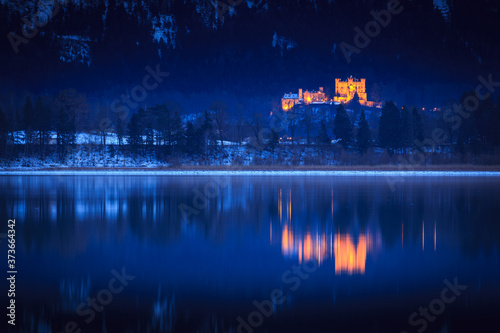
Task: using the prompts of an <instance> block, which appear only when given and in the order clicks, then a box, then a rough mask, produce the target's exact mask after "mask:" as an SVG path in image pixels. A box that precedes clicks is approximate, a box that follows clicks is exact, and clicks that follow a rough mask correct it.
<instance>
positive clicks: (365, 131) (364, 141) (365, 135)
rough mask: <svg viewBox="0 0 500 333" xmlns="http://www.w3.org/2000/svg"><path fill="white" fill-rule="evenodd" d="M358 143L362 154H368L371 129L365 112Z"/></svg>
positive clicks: (357, 139) (361, 121) (360, 124)
mask: <svg viewBox="0 0 500 333" xmlns="http://www.w3.org/2000/svg"><path fill="white" fill-rule="evenodd" d="M356 143H357V145H358V150H359V153H360V154H364V153H366V151H367V150H368V148H369V147H370V128H369V127H368V122H367V121H366V115H365V110H361V116H360V119H359V128H358V133H357V135H356Z"/></svg>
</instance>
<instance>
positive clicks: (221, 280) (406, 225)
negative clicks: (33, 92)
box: [0, 176, 500, 333]
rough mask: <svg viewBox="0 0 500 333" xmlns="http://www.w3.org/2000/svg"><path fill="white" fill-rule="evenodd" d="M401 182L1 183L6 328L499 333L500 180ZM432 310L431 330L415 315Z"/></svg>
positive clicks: (116, 179) (97, 179)
mask: <svg viewBox="0 0 500 333" xmlns="http://www.w3.org/2000/svg"><path fill="white" fill-rule="evenodd" d="M402 180H403V181H401V182H396V186H395V188H391V187H390V186H389V184H388V182H387V179H385V178H384V177H323V176H314V177H285V176H280V177H270V176H265V177H244V176H238V177H227V176H213V177H201V176H198V177H196V176H190V177H179V176H175V177H172V176H83V177H77V176H64V177H57V176H2V177H0V184H1V189H2V190H1V192H0V216H1V219H2V221H4V223H3V225H2V229H0V230H1V231H2V232H3V233H6V232H7V220H8V219H13V218H15V219H16V227H15V228H16V265H17V271H18V274H17V280H16V304H17V309H16V314H17V317H16V326H15V328H13V327H11V325H6V327H9V331H12V332H78V330H81V332H252V331H253V332H325V331H328V332H403V331H405V332H408V333H410V332H418V331H419V330H420V331H424V330H425V332H462V331H463V332H465V331H468V332H470V331H486V330H487V329H491V328H493V327H498V325H497V324H496V317H495V316H497V313H498V310H499V309H500V307H499V305H500V284H499V283H498V281H500V265H499V264H500V258H499V240H500V218H499V213H500V191H499V189H500V187H499V186H500V178H498V177H484V178H481V177H456V176H453V177H429V178H425V177H413V178H404V179H402ZM183 212H184V213H183ZM6 240H7V239H6V238H3V239H2V243H0V247H1V248H2V251H4V252H5V253H6V252H7V241H6ZM5 271H6V269H5ZM112 271H113V272H112ZM117 275H118V276H119V275H125V276H128V278H127V279H125V281H124V282H123V283H122V282H120V279H118V278H117V277H116V276H117ZM122 280H123V278H122ZM445 280H446V282H445ZM110 283H111V287H110ZM450 283H451V284H452V285H453V284H454V283H455V284H458V285H460V286H464V287H460V288H462V289H459V290H458V291H456V293H455V294H453V293H452V291H450V290H448V291H445V292H444V295H445V296H446V297H447V298H448V299H449V298H454V299H453V301H450V302H444V301H443V297H442V292H443V290H444V289H445V288H448V289H449V284H450ZM111 289H113V292H112V291H111ZM118 289H120V290H119V291H117V290H118ZM5 290H7V285H6V286H5ZM109 297H111V298H109ZM89 298H90V299H92V298H95V299H96V302H97V304H95V307H94V308H92V305H91V304H90V305H89ZM91 303H92V302H91ZM6 304H7V303H6ZM430 304H431V307H432V306H434V309H433V310H432V309H431V310H432V311H430V312H428V314H427V316H428V317H426V315H424V314H422V313H419V311H420V309H421V308H424V310H425V308H428V307H429V305H430ZM413 313H416V315H414V316H413V320H409V318H410V317H411V316H412V314H413ZM4 318H5V316H4ZM4 320H5V319H4ZM5 321H6V320H5ZM2 325H3V323H2Z"/></svg>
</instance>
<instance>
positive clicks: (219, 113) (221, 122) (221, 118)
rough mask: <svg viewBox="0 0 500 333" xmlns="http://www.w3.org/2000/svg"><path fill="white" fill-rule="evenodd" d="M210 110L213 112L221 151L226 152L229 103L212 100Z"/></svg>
mask: <svg viewBox="0 0 500 333" xmlns="http://www.w3.org/2000/svg"><path fill="white" fill-rule="evenodd" d="M210 111H212V112H213V117H214V125H215V131H216V134H217V136H218V138H219V141H220V152H221V154H222V155H221V156H222V157H223V154H224V137H225V136H226V127H227V104H226V103H225V102H222V101H215V102H212V104H211V105H210Z"/></svg>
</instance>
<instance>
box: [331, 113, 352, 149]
mask: <svg viewBox="0 0 500 333" xmlns="http://www.w3.org/2000/svg"><path fill="white" fill-rule="evenodd" d="M333 134H335V138H337V139H339V140H340V144H341V145H342V147H343V148H344V149H346V148H347V147H348V145H349V144H350V143H351V141H352V124H351V120H350V119H349V116H348V115H347V112H346V110H345V108H344V106H343V105H342V104H340V105H339V106H338V107H337V113H336V114H335V118H334V120H333Z"/></svg>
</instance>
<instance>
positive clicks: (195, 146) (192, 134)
mask: <svg viewBox="0 0 500 333" xmlns="http://www.w3.org/2000/svg"><path fill="white" fill-rule="evenodd" d="M199 134H200V132H199V131H197V130H196V129H195V128H194V125H193V123H192V122H190V121H188V122H187V124H186V132H185V141H184V150H185V152H186V154H188V155H189V156H193V155H195V154H197V153H199V152H200V144H201V142H200V135H199Z"/></svg>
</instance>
